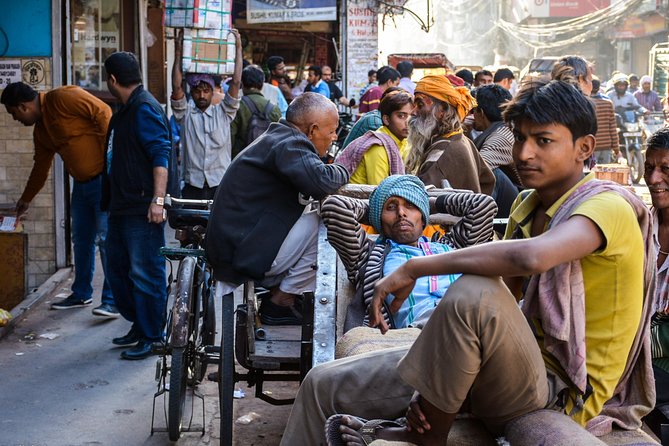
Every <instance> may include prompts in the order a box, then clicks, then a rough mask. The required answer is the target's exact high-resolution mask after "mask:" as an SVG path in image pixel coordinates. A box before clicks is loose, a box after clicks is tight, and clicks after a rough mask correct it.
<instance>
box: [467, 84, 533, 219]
mask: <svg viewBox="0 0 669 446" xmlns="http://www.w3.org/2000/svg"><path fill="white" fill-rule="evenodd" d="M476 100H477V104H478V105H477V106H476V108H474V129H475V130H478V131H480V132H483V133H481V134H480V135H479V136H478V137H477V138H476V139H475V140H474V145H475V146H476V148H477V149H478V151H479V153H480V154H481V158H483V161H485V163H486V164H487V165H488V167H489V168H490V170H492V173H493V174H494V175H495V188H494V189H493V191H492V197H493V198H494V199H495V201H496V202H497V206H498V207H499V212H500V213H499V215H498V217H508V216H509V210H510V209H511V205H512V204H513V200H515V199H516V196H517V195H518V187H519V186H521V184H522V183H521V181H520V177H519V176H518V171H516V168H515V167H514V165H513V156H512V155H511V149H512V148H513V142H514V139H513V133H512V132H511V129H510V128H509V126H508V125H506V123H504V121H503V120H502V110H501V108H500V106H501V105H502V104H503V103H505V102H507V101H510V100H511V93H509V90H507V89H505V88H503V87H501V86H499V85H497V84H490V85H483V86H481V87H479V88H478V89H477V94H476Z"/></svg>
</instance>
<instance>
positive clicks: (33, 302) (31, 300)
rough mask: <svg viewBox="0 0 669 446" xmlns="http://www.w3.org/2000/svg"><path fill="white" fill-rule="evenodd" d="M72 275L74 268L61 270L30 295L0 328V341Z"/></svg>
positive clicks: (15, 308)
mask: <svg viewBox="0 0 669 446" xmlns="http://www.w3.org/2000/svg"><path fill="white" fill-rule="evenodd" d="M71 273H72V268H61V269H59V270H58V271H56V272H55V273H54V274H53V275H52V276H51V277H49V278H48V279H47V280H46V281H45V282H44V283H43V284H42V285H40V286H39V287H38V288H37V289H36V290H35V291H33V292H31V293H29V294H28V295H27V296H26V298H25V299H23V301H21V303H19V304H18V305H17V306H16V307H14V309H13V310H12V311H10V313H11V315H12V318H11V319H10V320H9V322H8V323H7V325H5V326H4V327H0V339H2V338H4V337H5V336H7V335H8V334H9V333H11V332H12V331H13V330H14V326H15V325H16V324H17V323H19V322H20V321H22V320H23V318H25V317H26V316H27V315H28V313H30V311H31V310H32V309H33V308H35V307H36V306H37V305H38V304H39V303H40V302H41V301H42V299H44V298H45V297H47V296H49V295H50V294H51V293H52V292H53V291H54V290H55V289H56V288H58V286H59V285H60V284H61V283H63V282H65V281H66V280H67V279H68V278H69V277H70V274H71Z"/></svg>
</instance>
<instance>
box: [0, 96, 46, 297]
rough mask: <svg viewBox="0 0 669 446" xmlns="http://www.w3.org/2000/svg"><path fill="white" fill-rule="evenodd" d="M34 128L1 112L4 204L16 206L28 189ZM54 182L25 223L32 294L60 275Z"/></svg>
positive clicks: (0, 198)
mask: <svg viewBox="0 0 669 446" xmlns="http://www.w3.org/2000/svg"><path fill="white" fill-rule="evenodd" d="M32 131H33V128H32V127H25V126H24V125H23V124H21V123H19V122H15V121H14V120H13V119H12V117H11V115H9V114H8V113H6V111H5V110H4V107H2V109H0V203H15V202H16V200H18V199H19V197H20V196H21V193H22V192H23V188H24V187H25V184H26V181H27V179H28V175H29V174H30V170H31V169H32V165H33V140H32ZM53 203H54V194H53V178H52V174H51V173H50V174H49V178H48V179H47V181H46V184H45V185H44V188H42V190H41V191H40V193H39V194H37V196H36V197H35V199H34V200H33V201H32V203H31V204H30V209H29V210H28V214H27V215H26V218H25V220H24V221H23V230H24V232H26V233H27V234H28V265H27V273H28V283H27V289H28V290H31V289H32V288H35V287H37V286H39V285H41V284H42V283H43V282H44V281H46V280H47V279H48V278H49V276H51V275H52V274H53V273H54V272H55V271H56V235H55V222H54V204H53Z"/></svg>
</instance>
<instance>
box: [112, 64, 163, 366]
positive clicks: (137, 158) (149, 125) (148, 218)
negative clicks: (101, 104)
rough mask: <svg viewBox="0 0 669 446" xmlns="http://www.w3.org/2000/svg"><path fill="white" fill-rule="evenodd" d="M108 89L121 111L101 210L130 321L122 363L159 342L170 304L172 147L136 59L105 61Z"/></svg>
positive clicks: (118, 295) (116, 284)
mask: <svg viewBox="0 0 669 446" xmlns="http://www.w3.org/2000/svg"><path fill="white" fill-rule="evenodd" d="M105 70H106V72H107V87H108V88H109V91H110V93H111V94H112V95H113V96H114V97H116V98H117V99H118V100H119V101H120V102H121V103H122V104H123V106H122V107H121V109H120V110H119V111H118V112H117V113H116V114H114V116H113V117H112V119H111V122H110V123H109V131H108V134H107V156H106V160H105V169H104V170H103V199H102V207H103V208H104V209H107V210H109V229H108V233H107V259H108V260H107V261H108V266H109V271H108V273H107V279H108V280H109V285H110V286H111V289H112V293H113V294H114V298H115V300H116V306H117V307H118V310H119V312H120V313H121V315H122V316H123V317H124V318H125V319H127V320H128V321H130V322H132V328H131V329H130V331H129V332H128V334H126V335H125V336H122V337H119V338H114V339H113V340H112V343H113V344H115V345H126V346H130V345H134V347H132V348H130V349H129V350H126V351H124V352H122V353H121V358H122V359H143V358H146V357H148V356H150V355H151V354H152V349H151V347H152V344H153V343H154V342H158V341H160V340H161V339H162V334H163V325H164V319H165V308H166V304H167V290H166V285H167V284H166V280H165V259H163V258H162V257H161V256H160V254H159V252H158V251H159V249H160V247H161V246H164V245H165V235H164V226H165V219H166V215H165V210H164V209H163V205H164V200H165V193H166V190H167V177H168V167H169V159H170V153H171V150H172V143H171V141H170V127H169V122H168V120H167V117H166V116H165V113H164V112H163V110H162V107H161V106H160V104H159V103H158V101H156V100H155V98H154V97H153V96H151V94H150V93H149V92H148V91H146V90H145V89H144V87H143V85H142V76H141V74H140V70H139V62H138V60H137V57H136V56H135V55H134V54H132V53H127V52H117V53H114V54H112V55H111V56H109V57H108V58H107V60H105Z"/></svg>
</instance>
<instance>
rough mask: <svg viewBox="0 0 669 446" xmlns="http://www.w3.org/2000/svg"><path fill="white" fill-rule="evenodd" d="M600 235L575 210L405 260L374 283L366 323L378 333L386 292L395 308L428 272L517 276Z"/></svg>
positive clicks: (586, 248)
mask: <svg viewBox="0 0 669 446" xmlns="http://www.w3.org/2000/svg"><path fill="white" fill-rule="evenodd" d="M604 241H605V240H604V235H603V234H602V233H601V231H600V229H599V228H598V227H597V225H596V224H595V223H594V222H593V221H592V220H590V219H589V218H587V217H584V216H580V215H575V216H573V217H571V218H569V220H567V221H566V222H564V223H562V224H560V225H558V226H556V227H555V228H553V229H550V230H549V231H547V232H545V233H544V234H542V235H540V236H538V237H533V238H531V239H525V240H508V241H501V242H493V243H487V244H485V245H479V246H473V247H470V248H464V249H460V250H456V251H451V252H448V253H445V254H439V255H435V256H427V257H417V258H413V259H411V260H409V261H408V262H406V263H405V264H404V265H402V266H401V267H400V268H398V269H397V270H395V271H394V272H393V273H392V274H390V275H388V276H387V277H384V278H383V279H381V280H379V281H378V282H377V283H376V286H375V287H374V299H373V301H372V304H371V305H370V308H369V312H370V326H372V327H379V329H380V330H381V332H382V333H385V332H386V331H387V330H388V326H387V325H386V323H385V321H384V320H383V316H382V315H381V304H382V302H383V301H384V300H385V298H386V296H388V294H391V293H392V294H393V295H394V296H395V299H394V300H393V302H392V303H391V305H390V311H391V312H393V313H394V312H397V311H398V310H399V308H400V307H401V306H402V303H404V301H405V300H406V298H407V297H408V296H409V294H410V293H411V290H413V288H414V286H415V283H416V279H417V278H419V277H423V276H428V275H442V274H455V273H463V274H477V275H481V276H502V277H518V276H529V275H532V274H539V273H543V272H545V271H548V270H549V269H551V268H553V267H554V266H557V265H559V264H561V263H566V262H570V261H573V260H577V259H581V258H583V257H585V256H587V255H589V254H591V253H592V252H594V251H596V250H597V249H600V247H601V246H602V245H603V244H604Z"/></svg>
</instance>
